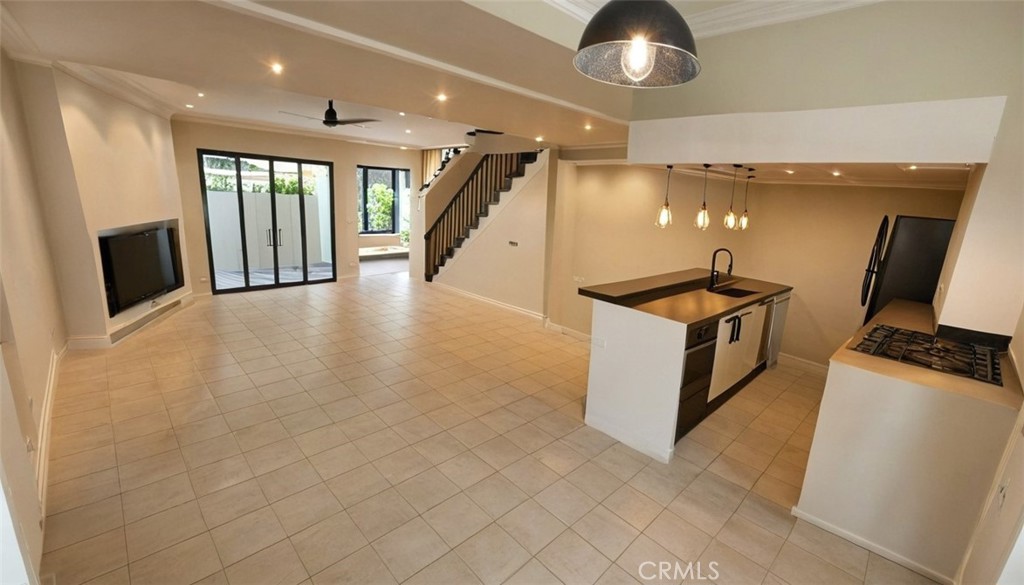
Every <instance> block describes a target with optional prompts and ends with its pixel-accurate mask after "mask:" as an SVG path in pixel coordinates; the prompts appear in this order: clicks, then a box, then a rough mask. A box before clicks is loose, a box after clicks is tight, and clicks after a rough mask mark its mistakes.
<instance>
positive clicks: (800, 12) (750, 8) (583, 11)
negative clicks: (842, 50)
mask: <svg viewBox="0 0 1024 585" xmlns="http://www.w3.org/2000/svg"><path fill="white" fill-rule="evenodd" d="M881 1H882V0H778V1H757V0H753V1H745V0H741V1H738V2H734V3H732V4H727V5H725V6H720V7H718V8H712V9H711V10H705V11H704V12H698V13H695V14H692V15H690V16H687V17H686V23H687V24H688V25H690V31H691V32H692V33H693V36H694V38H697V39H704V38H708V37H714V36H718V35H724V34H728V33H733V32H739V31H741V30H748V29H752V28H758V27H762V26H770V25H773V24H781V23H783V22H792V21H794V20H803V19H805V18H812V17H815V16H821V15H823V14H829V13H832V12H839V11H842V10H849V9H851V8H859V7H861V6H867V5H869V4H875V3H877V2H881ZM544 2H545V3H547V4H549V5H550V6H553V7H555V8H557V9H558V10H561V11H562V12H564V13H566V14H568V15H569V16H572V17H573V18H575V19H576V20H579V21H580V22H582V23H584V24H586V23H588V22H590V19H592V18H593V17H594V14H596V13H597V11H598V10H600V9H601V7H602V6H604V5H605V4H606V2H605V1H604V0H544Z"/></svg>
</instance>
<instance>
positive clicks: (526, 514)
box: [498, 500, 566, 554]
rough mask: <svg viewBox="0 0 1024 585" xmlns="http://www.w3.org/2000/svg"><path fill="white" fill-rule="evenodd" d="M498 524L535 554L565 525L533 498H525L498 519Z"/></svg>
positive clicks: (562, 529)
mask: <svg viewBox="0 0 1024 585" xmlns="http://www.w3.org/2000/svg"><path fill="white" fill-rule="evenodd" d="M498 524H499V525H500V526H501V527H502V528H504V529H505V531H506V532H507V533H508V534H510V535H511V536H512V537H513V538H514V539H515V540H516V541H518V542H519V544H521V545H522V546H523V547H524V548H526V550H527V551H529V553H530V554H537V553H538V552H540V551H541V550H542V549H543V548H544V547H545V546H547V545H548V544H549V543H550V542H551V541H552V540H554V539H555V537H557V536H558V535H559V534H561V533H562V532H564V531H565V529H566V526H565V524H563V523H562V521H561V520H559V519H558V518H556V517H555V516H554V515H553V514H551V513H550V512H548V511H547V510H545V509H544V507H543V506H541V505H540V504H538V503H537V502H535V501H533V500H527V501H525V502H523V503H522V504H520V505H519V506H517V507H516V508H515V509H514V510H512V511H511V512H509V513H508V514H505V515H504V516H502V517H501V518H500V519H499V520H498Z"/></svg>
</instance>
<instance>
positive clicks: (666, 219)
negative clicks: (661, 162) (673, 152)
mask: <svg viewBox="0 0 1024 585" xmlns="http://www.w3.org/2000/svg"><path fill="white" fill-rule="evenodd" d="M667 166H668V181H666V182H665V204H664V205H662V206H661V209H660V210H659V211H658V219H657V221H655V222H654V225H656V226H658V227H660V228H661V229H665V227H666V226H670V225H672V210H671V209H669V208H668V188H669V186H670V185H671V184H672V165H667Z"/></svg>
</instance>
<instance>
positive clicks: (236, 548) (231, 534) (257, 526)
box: [210, 507, 287, 566]
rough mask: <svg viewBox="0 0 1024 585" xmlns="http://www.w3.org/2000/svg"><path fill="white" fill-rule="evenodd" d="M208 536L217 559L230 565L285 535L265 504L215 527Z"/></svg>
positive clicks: (272, 512) (271, 511)
mask: <svg viewBox="0 0 1024 585" xmlns="http://www.w3.org/2000/svg"><path fill="white" fill-rule="evenodd" d="M210 536H211V537H213V541H214V543H216V545H217V552H218V553H219V554H220V558H221V561H222V562H223V563H224V564H225V565H229V566H230V565H233V564H234V563H236V562H238V561H240V560H242V559H244V558H245V557H247V556H249V555H251V554H253V553H254V552H257V551H260V550H263V549H264V548H266V547H268V546H270V545H272V544H274V543H276V542H278V541H280V540H282V539H284V538H285V537H286V536H287V535H286V534H285V532H284V529H283V528H281V524H280V523H279V522H278V521H277V517H276V516H275V515H274V511H273V510H271V509H270V508H269V507H268V508H261V509H259V510H257V511H255V512H249V513H248V514H246V515H244V516H241V517H239V518H236V519H234V520H232V521H231V522H228V523H227V524H224V525H221V526H218V527H217V528H214V529H213V530H211V531H210Z"/></svg>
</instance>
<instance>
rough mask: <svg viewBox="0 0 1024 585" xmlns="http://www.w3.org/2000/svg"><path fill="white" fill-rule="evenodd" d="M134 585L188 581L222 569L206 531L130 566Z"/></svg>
mask: <svg viewBox="0 0 1024 585" xmlns="http://www.w3.org/2000/svg"><path fill="white" fill-rule="evenodd" d="M129 569H130V571H131V580H132V583H133V585H140V584H141V585H150V584H152V585H188V584H190V583H195V582H197V581H199V580H200V579H203V578H204V577H208V576H210V575H212V574H214V573H216V572H218V571H220V569H221V564H220V559H219V558H218V557H217V549H216V548H215V547H214V544H213V540H211V539H210V534H209V533H205V532H204V533H203V534H200V535H199V536H195V537H193V538H190V539H189V540H186V541H185V542H182V543H180V544H176V545H174V546H172V547H170V548H166V549H164V550H162V551H160V552H158V553H156V554H154V555H150V556H148V557H146V558H144V559H142V560H140V561H137V562H134V563H132V564H131V565H130V566H129Z"/></svg>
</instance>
